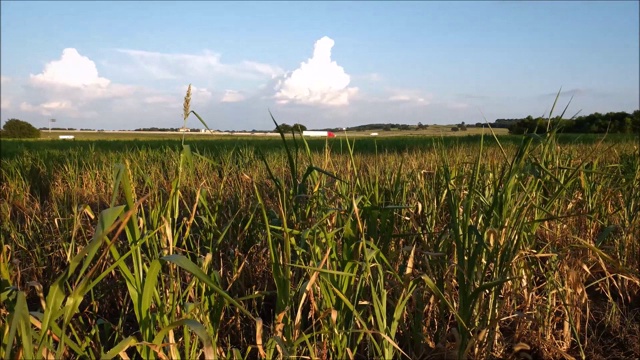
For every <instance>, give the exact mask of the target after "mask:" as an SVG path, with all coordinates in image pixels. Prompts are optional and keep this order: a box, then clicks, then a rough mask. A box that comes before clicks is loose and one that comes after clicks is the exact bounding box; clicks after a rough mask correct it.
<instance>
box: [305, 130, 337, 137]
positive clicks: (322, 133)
mask: <svg viewBox="0 0 640 360" xmlns="http://www.w3.org/2000/svg"><path fill="white" fill-rule="evenodd" d="M302 136H310V137H329V138H333V137H336V134H334V133H332V132H331V131H312V130H305V131H303V132H302Z"/></svg>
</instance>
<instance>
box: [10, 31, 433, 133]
mask: <svg viewBox="0 0 640 360" xmlns="http://www.w3.org/2000/svg"><path fill="white" fill-rule="evenodd" d="M334 45H335V41H334V40H333V39H332V38H330V37H328V36H323V37H322V38H320V39H318V40H317V41H316V42H315V44H314V49H313V53H312V55H311V57H310V58H308V59H307V60H306V61H303V62H301V63H300V66H299V67H298V68H297V69H295V70H293V71H289V72H285V71H284V70H282V69H281V68H280V67H278V66H274V65H269V64H263V63H259V62H255V61H248V60H245V61H241V62H239V63H235V64H228V63H223V62H222V61H221V56H220V55H218V54H214V53H212V52H209V51H205V52H204V54H202V55H192V54H165V53H159V52H149V51H142V50H130V49H116V50H115V51H117V52H119V53H122V54H125V55H127V57H128V59H129V61H128V62H127V61H125V62H124V63H122V64H119V65H118V66H120V67H122V68H123V69H128V70H129V71H133V72H135V73H136V74H138V76H143V77H146V78H148V79H151V80H152V81H158V80H161V81H166V80H168V81H170V82H173V83H174V84H177V83H182V84H183V85H180V86H177V85H176V86H174V89H173V90H170V91H167V90H164V89H157V88H155V87H154V86H142V85H135V84H123V83H116V82H114V81H112V80H110V79H108V78H106V77H103V76H101V75H100V71H99V69H98V66H97V65H96V62H95V61H93V60H92V59H90V58H89V57H88V56H85V55H82V54H80V52H79V51H78V50H77V49H76V48H65V49H63V50H62V54H61V56H60V58H59V59H55V60H51V61H49V62H48V63H46V64H45V65H44V68H43V69H42V71H41V72H40V73H38V74H35V75H34V74H30V76H29V79H28V80H27V81H26V82H25V83H24V84H23V88H24V89H25V92H24V93H23V94H22V97H21V98H18V97H17V96H15V95H13V94H12V92H11V91H7V93H8V95H7V96H5V93H4V92H3V96H2V111H3V112H9V111H10V112H11V113H12V114H13V113H16V114H18V115H16V116H22V117H24V116H26V117H28V118H41V119H42V121H44V120H45V119H48V118H50V117H56V118H63V119H64V118H66V119H68V121H67V123H68V124H72V125H73V127H78V128H92V125H94V127H96V128H127V127H126V126H128V127H129V128H131V124H132V122H131V121H129V120H126V117H127V116H131V115H133V116H134V117H135V118H137V119H139V120H140V122H139V123H136V125H138V126H137V127H146V126H172V125H170V124H169V122H170V121H171V122H173V120H169V119H168V118H166V111H167V110H173V111H175V112H176V118H177V114H178V110H179V109H180V107H181V103H182V97H183V96H184V95H183V94H184V92H185V91H186V88H187V85H185V84H187V83H189V82H190V81H191V79H195V80H198V81H200V80H199V79H205V80H206V79H210V80H211V81H209V82H208V83H210V84H214V85H215V83H216V82H222V81H224V80H225V79H226V80H228V79H236V80H238V79H239V80H249V82H251V83H253V84H258V85H259V86H256V87H254V88H253V91H252V89H251V88H249V89H242V90H236V89H228V88H220V86H217V87H218V88H220V89H219V90H209V88H208V87H202V86H196V85H192V104H193V105H192V106H197V107H201V108H204V109H206V110H212V111H211V112H215V108H216V107H218V108H220V107H224V106H230V105H232V104H243V103H244V104H245V105H246V103H248V102H251V105H247V106H249V107H251V106H253V107H254V108H255V109H254V111H253V112H252V113H254V114H257V111H256V110H257V108H258V107H262V110H263V111H266V109H267V108H269V107H270V106H276V109H278V110H281V111H282V113H283V114H284V115H285V117H286V115H287V114H290V115H291V116H294V117H295V118H296V119H298V118H300V117H305V115H303V113H301V111H300V109H297V108H296V106H305V107H306V108H314V109H315V110H313V111H314V112H316V113H317V112H318V111H320V112H321V111H322V109H330V108H334V109H335V108H338V109H340V108H342V109H344V108H347V107H349V106H352V107H353V106H354V104H355V105H356V106H357V105H358V102H360V103H367V104H369V107H372V106H373V108H375V107H376V104H377V106H380V104H381V103H387V104H390V105H393V104H394V103H405V104H406V103H415V104H428V102H427V101H426V100H425V98H426V97H429V96H430V95H429V94H426V93H425V92H424V91H421V90H415V89H398V88H393V89H392V88H389V89H387V92H388V94H387V95H386V96H384V97H382V98H380V97H375V96H368V97H367V96H366V95H362V93H361V92H360V91H359V88H358V87H356V86H350V85H351V75H349V74H348V73H347V72H346V71H345V69H344V68H343V67H342V66H340V65H339V64H338V63H337V61H335V60H333V59H332V57H331V50H332V48H333V47H334ZM363 78H370V79H371V80H372V81H375V82H380V81H381V78H380V75H378V74H370V75H369V74H366V75H365V76H363ZM12 80H13V79H10V78H8V77H6V76H2V84H3V87H5V84H6V88H7V89H10V85H9V83H10V81H12ZM202 82H205V83H207V81H202ZM269 84H271V85H272V86H269ZM214 87H216V86H214ZM265 93H266V96H264V95H265ZM260 95H263V96H260ZM359 95H360V96H359ZM16 103H18V104H19V105H18V106H17V108H16V107H15V106H14V105H15V104H16ZM372 104H373V105H372ZM288 106H289V107H290V108H289V109H287V107H288ZM151 107H154V108H155V109H156V110H157V113H155V111H153V110H152V111H149V109H150V108H151ZM141 110H144V111H141ZM144 113H146V115H147V116H145V114H144ZM162 113H164V115H165V118H166V120H165V121H164V122H163V121H162V120H160V122H161V123H162V124H163V125H158V122H157V121H158V119H162V116H161V114H162ZM127 114H129V115H127ZM328 114H329V115H331V116H333V117H335V116H338V117H339V116H340V115H343V116H347V115H350V116H353V115H354V113H353V111H346V112H342V113H340V112H338V113H336V112H330V113H328ZM258 116H259V115H258ZM109 117H112V118H113V117H115V118H117V119H118V120H115V121H114V120H113V119H111V120H108V118H109ZM320 117H322V116H320ZM356 118H357V117H356ZM152 119H153V120H154V123H150V121H151V120H152ZM292 121H301V120H292ZM342 121H344V119H342ZM228 125H231V126H230V127H232V128H233V127H234V125H235V127H236V128H238V127H240V128H242V126H241V124H238V123H234V122H233V121H231V122H230V123H229V124H228ZM255 125H256V124H255V123H254V124H252V123H251V122H247V126H246V127H245V128H249V127H255ZM310 125H312V126H313V125H316V126H330V125H331V124H328V123H326V118H325V119H316V121H315V123H314V121H313V120H311V124H310ZM265 126H270V125H269V124H265Z"/></svg>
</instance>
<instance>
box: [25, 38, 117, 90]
mask: <svg viewBox="0 0 640 360" xmlns="http://www.w3.org/2000/svg"><path fill="white" fill-rule="evenodd" d="M31 80H32V81H33V82H34V83H36V84H37V83H44V84H58V85H67V86H72V87H83V86H88V85H89V86H90V85H94V86H99V87H103V88H104V87H107V86H109V83H111V81H109V80H108V79H105V78H103V77H100V76H98V69H97V68H96V64H95V63H94V62H93V61H91V60H90V59H89V58H88V57H86V56H82V55H80V53H78V50H76V49H74V48H67V49H64V50H63V51H62V57H61V58H60V60H54V61H52V62H50V63H48V64H47V65H46V66H45V68H44V71H43V72H42V73H41V74H38V75H31Z"/></svg>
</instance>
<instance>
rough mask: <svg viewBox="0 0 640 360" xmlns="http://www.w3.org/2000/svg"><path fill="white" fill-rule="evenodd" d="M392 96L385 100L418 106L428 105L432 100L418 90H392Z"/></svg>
mask: <svg viewBox="0 0 640 360" xmlns="http://www.w3.org/2000/svg"><path fill="white" fill-rule="evenodd" d="M392 94H393V95H391V96H389V97H388V98H387V100H388V101H391V102H405V103H413V104H418V105H429V104H430V102H431V98H432V96H431V95H430V94H424V93H423V92H422V91H419V90H409V89H395V90H392Z"/></svg>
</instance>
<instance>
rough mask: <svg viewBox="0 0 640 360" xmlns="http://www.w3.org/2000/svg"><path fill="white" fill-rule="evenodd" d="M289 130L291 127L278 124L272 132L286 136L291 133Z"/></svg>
mask: <svg viewBox="0 0 640 360" xmlns="http://www.w3.org/2000/svg"><path fill="white" fill-rule="evenodd" d="M291 129H292V127H291V125H289V124H284V123H282V124H279V125H278V127H277V128H276V129H275V130H273V132H280V131H282V132H283V133H285V134H288V133H290V132H291Z"/></svg>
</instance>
